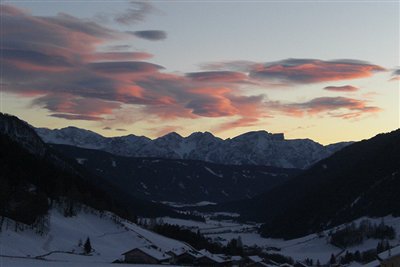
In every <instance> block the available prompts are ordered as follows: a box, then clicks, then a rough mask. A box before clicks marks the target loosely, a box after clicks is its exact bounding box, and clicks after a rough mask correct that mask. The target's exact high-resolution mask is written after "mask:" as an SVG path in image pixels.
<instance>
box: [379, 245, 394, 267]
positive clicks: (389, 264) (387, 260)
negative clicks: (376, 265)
mask: <svg viewBox="0 0 400 267" xmlns="http://www.w3.org/2000/svg"><path fill="white" fill-rule="evenodd" d="M377 258H378V261H379V262H380V267H399V266H400V246H397V247H394V248H391V249H389V250H386V251H384V252H382V253H379V255H378V256H377Z"/></svg>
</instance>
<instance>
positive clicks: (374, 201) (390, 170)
mask: <svg viewBox="0 0 400 267" xmlns="http://www.w3.org/2000/svg"><path fill="white" fill-rule="evenodd" d="M398 188H400V130H396V131H393V132H391V133H387V134H380V135H377V136H376V137H374V138H371V139H369V140H364V141H361V142H357V143H354V144H352V145H350V146H348V147H346V148H344V149H343V150H341V151H339V152H337V153H335V154H334V155H332V156H331V157H329V158H327V159H324V160H322V161H320V162H318V163H317V164H315V165H314V166H313V167H312V168H310V169H308V170H306V171H305V172H303V173H302V174H300V175H299V176H297V177H295V178H293V179H291V180H290V181H288V182H287V183H285V184H284V185H282V186H279V187H276V188H274V189H272V190H270V191H268V192H266V193H265V194H263V195H261V196H259V197H256V198H254V199H253V200H249V201H247V202H246V201H245V202H242V203H231V204H230V205H229V206H230V208H232V209H234V210H240V212H241V213H242V215H243V218H247V219H255V220H258V221H264V222H266V223H265V225H264V227H263V229H262V231H263V233H264V235H267V236H273V237H285V238H292V237H297V236H300V235H305V234H307V233H312V232H317V231H319V230H321V229H323V228H325V227H328V226H332V225H337V224H340V223H344V222H347V221H350V220H352V219H354V218H357V217H361V216H364V215H368V216H384V215H388V214H394V215H400V194H398ZM229 206H228V205H227V206H226V207H225V208H229Z"/></svg>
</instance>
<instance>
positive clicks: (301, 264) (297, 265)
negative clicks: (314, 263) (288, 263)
mask: <svg viewBox="0 0 400 267" xmlns="http://www.w3.org/2000/svg"><path fill="white" fill-rule="evenodd" d="M293 267H308V265H307V264H305V263H304V262H301V261H296V262H295V264H294V265H293Z"/></svg>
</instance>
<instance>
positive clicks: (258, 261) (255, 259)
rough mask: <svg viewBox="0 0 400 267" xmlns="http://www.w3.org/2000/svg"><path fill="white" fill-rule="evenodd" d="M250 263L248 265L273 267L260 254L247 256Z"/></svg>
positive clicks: (251, 266) (250, 266)
mask: <svg viewBox="0 0 400 267" xmlns="http://www.w3.org/2000/svg"><path fill="white" fill-rule="evenodd" d="M247 261H248V264H247V265H246V266H249V267H271V266H272V265H269V264H267V263H266V262H264V259H263V258H261V257H260V256H257V255H254V256H248V257H247Z"/></svg>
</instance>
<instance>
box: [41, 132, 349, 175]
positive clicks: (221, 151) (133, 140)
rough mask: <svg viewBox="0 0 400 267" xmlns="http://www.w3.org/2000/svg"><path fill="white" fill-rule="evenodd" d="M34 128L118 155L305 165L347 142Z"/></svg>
mask: <svg viewBox="0 0 400 267" xmlns="http://www.w3.org/2000/svg"><path fill="white" fill-rule="evenodd" d="M36 132H37V133H38V134H39V135H40V136H41V138H42V139H43V140H44V141H45V142H46V143H51V144H61V145H70V146H75V147H81V148H88V149H96V150H102V151H105V152H108V153H111V154H114V155H117V156H125V157H138V158H143V157H152V158H163V159H190V160H201V161H206V162H212V163H218V164H228V165H229V164H230V165H246V164H247V165H264V166H272V167H279V168H295V169H305V168H308V167H309V166H311V165H312V164H314V163H315V162H317V161H319V160H321V159H323V158H326V157H328V156H330V155H332V154H333V153H334V152H336V151H338V150H340V149H342V148H343V147H345V146H347V145H348V144H350V143H349V142H342V143H337V144H332V145H328V146H323V145H321V144H319V143H317V142H314V141H312V140H310V139H294V140H285V137H284V134H283V133H277V134H272V133H268V132H266V131H256V132H248V133H244V134H242V135H239V136H236V137H234V138H228V139H225V140H223V139H221V138H218V137H215V136H214V135H212V134H211V133H209V132H204V133H202V132H195V133H192V134H191V135H189V136H188V137H182V136H180V135H179V134H177V133H174V132H173V133H169V134H167V135H164V136H162V137H159V138H157V139H154V140H151V139H149V138H147V137H144V136H135V135H132V134H131V135H127V136H120V137H110V138H107V137H103V136H101V135H99V134H97V133H94V132H91V131H88V130H83V129H79V128H75V127H67V128H63V129H56V130H49V129H46V128H38V129H36Z"/></svg>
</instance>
